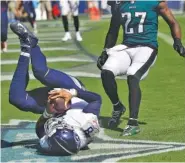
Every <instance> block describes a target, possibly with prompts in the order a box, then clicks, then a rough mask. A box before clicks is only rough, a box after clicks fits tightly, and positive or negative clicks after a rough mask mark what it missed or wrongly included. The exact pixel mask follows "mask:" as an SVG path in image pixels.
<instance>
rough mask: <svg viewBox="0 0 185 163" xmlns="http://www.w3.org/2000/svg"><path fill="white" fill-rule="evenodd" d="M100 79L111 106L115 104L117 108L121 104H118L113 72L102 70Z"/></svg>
mask: <svg viewBox="0 0 185 163" xmlns="http://www.w3.org/2000/svg"><path fill="white" fill-rule="evenodd" d="M101 78H102V84H103V87H104V90H105V92H106V94H107V95H108V97H109V98H110V100H111V102H112V104H113V105H114V104H115V108H118V107H119V106H120V105H121V103H120V102H119V97H118V93H117V83H116V80H115V76H114V74H113V72H112V71H109V70H102V72H101Z"/></svg>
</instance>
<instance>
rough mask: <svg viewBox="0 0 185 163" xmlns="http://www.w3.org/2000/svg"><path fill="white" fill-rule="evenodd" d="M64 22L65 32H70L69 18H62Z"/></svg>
mask: <svg viewBox="0 0 185 163" xmlns="http://www.w3.org/2000/svg"><path fill="white" fill-rule="evenodd" d="M62 22H63V26H64V30H65V32H68V31H69V27H68V19H67V16H62Z"/></svg>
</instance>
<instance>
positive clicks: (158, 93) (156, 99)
mask: <svg viewBox="0 0 185 163" xmlns="http://www.w3.org/2000/svg"><path fill="white" fill-rule="evenodd" d="M83 19H84V20H83V23H82V24H84V25H83V27H86V28H92V29H91V30H84V31H83V32H82V35H83V39H84V41H83V42H82V43H80V44H81V46H82V47H83V49H85V50H86V51H87V52H89V53H91V54H93V55H95V56H98V55H100V54H101V50H102V48H103V46H104V38H105V36H106V33H107V29H108V27H109V21H108V19H105V20H103V21H100V22H96V23H95V22H89V21H87V20H86V18H83ZM177 20H178V21H179V23H180V25H181V27H182V33H183V43H185V28H184V26H185V17H184V16H179V17H178V16H177ZM159 22H160V25H159V32H161V33H163V34H165V35H166V36H168V37H170V32H169V29H168V26H167V25H166V24H165V22H164V21H163V20H161V19H160V20H159ZM54 23H56V22H54ZM59 23H60V22H59V21H57V24H59ZM38 24H39V25H40V26H42V24H45V22H40V23H38ZM39 25H38V27H39ZM57 31H60V27H56V28H55V30H53V28H52V27H47V33H50V32H51V33H52V32H57ZM61 31H62V29H61ZM40 32H41V34H40V35H41V37H40V38H39V39H40V40H41V41H43V40H46V41H48V42H47V43H40V44H39V45H40V47H41V48H48V47H49V48H51V47H60V46H61V47H66V46H67V47H68V46H69V49H67V50H57V51H55V50H53V51H44V54H45V55H46V57H47V58H50V57H62V56H68V57H70V56H72V55H73V56H74V55H78V54H82V55H84V56H86V54H85V52H84V51H81V50H80V49H77V50H71V49H70V47H75V48H79V47H78V46H77V47H76V45H77V44H76V42H75V41H74V40H73V41H71V42H69V43H62V42H61V41H60V40H59V39H60V38H61V37H62V35H60V36H58V37H60V38H58V37H57V35H56V33H55V35H54V37H53V40H54V41H53V42H52V41H51V42H49V39H48V40H47V38H46V37H44V35H43V34H44V32H46V31H45V30H43V31H42V30H41V31H40ZM60 33H61V32H60ZM9 34H10V36H11V37H15V35H13V33H12V32H11V31H9ZM121 36H122V31H120V37H119V40H118V43H120V42H121ZM48 37H51V36H48ZM11 41H12V40H10V42H11ZM158 41H159V53H158V58H157V62H156V63H155V66H154V67H153V68H152V69H151V70H150V73H149V75H148V77H147V78H146V80H144V81H142V82H141V88H142V103H141V107H140V114H139V123H140V127H141V130H142V131H141V133H139V134H138V135H135V136H132V137H126V139H131V140H153V141H163V142H182V143H185V136H184V135H185V116H184V110H185V84H184V83H185V76H184V70H185V60H184V58H182V57H180V56H179V55H178V54H177V53H176V52H175V51H174V50H173V47H172V45H170V44H169V43H168V42H166V39H164V38H162V37H159V38H158ZM17 42H18V41H17ZM18 47H19V45H18V44H15V42H14V43H13V41H12V44H11V45H9V49H18ZM18 55H19V54H18V52H11V53H9V52H8V53H3V54H1V60H2V61H5V60H17V59H18ZM48 65H49V66H50V67H52V68H56V69H66V68H68V69H70V68H71V69H72V68H73V70H74V69H77V70H78V69H80V68H81V67H80V66H84V65H85V66H86V65H88V62H70V61H66V62H55V63H49V64H48ZM15 66H16V65H15V64H12V65H1V73H2V75H6V74H9V73H13V71H14V70H15ZM95 66H96V64H95V63H94V69H96V67H95ZM30 70H31V68H30ZM82 70H84V71H87V70H86V69H82ZM97 73H99V71H98V70H97ZM79 79H80V80H81V81H82V82H83V83H84V84H85V85H86V87H87V88H88V89H89V90H91V91H95V92H97V93H99V94H100V95H101V96H102V100H103V104H102V109H101V118H102V123H103V127H105V128H106V126H107V119H108V117H110V115H111V111H112V106H111V103H110V101H109V100H108V97H107V96H106V95H105V92H104V90H103V88H102V85H101V80H100V79H99V78H88V77H80V78H79ZM9 86H10V80H8V81H1V115H2V116H1V122H2V123H8V122H9V120H11V119H21V120H23V119H26V120H28V119H29V120H37V118H38V117H39V116H38V115H34V114H32V113H27V112H22V111H20V110H18V109H17V108H15V107H14V106H12V105H10V104H9V102H8V91H9ZM40 86H42V85H41V84H40V82H38V81H36V80H30V83H29V85H28V90H31V89H33V88H38V87H40ZM118 89H119V95H120V99H121V100H122V101H123V103H124V104H125V105H126V106H127V108H128V99H127V96H128V89H127V83H126V81H124V80H118ZM121 120H122V121H121V124H120V125H119V127H118V129H117V130H109V129H105V133H106V134H107V135H109V136H111V137H113V138H119V139H125V137H124V138H123V137H121V136H120V134H121V129H122V128H124V127H125V125H126V123H127V120H128V109H127V112H126V113H125V115H123V116H122V118H121ZM184 153H185V150H182V151H174V152H169V153H162V154H155V155H149V156H144V157H136V158H132V159H125V160H120V161H124V162H184V161H185V155H184Z"/></svg>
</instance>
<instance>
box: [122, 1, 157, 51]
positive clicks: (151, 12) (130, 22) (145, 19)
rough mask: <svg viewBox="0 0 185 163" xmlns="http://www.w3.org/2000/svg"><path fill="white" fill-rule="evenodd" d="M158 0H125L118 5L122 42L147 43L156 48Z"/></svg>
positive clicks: (132, 44) (131, 44)
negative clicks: (122, 33) (122, 32)
mask: <svg viewBox="0 0 185 163" xmlns="http://www.w3.org/2000/svg"><path fill="white" fill-rule="evenodd" d="M159 3H160V1H157V0H156V1H137V0H136V1H126V2H124V3H123V4H122V5H121V6H120V12H121V25H122V26H123V30H124V37H123V38H124V39H123V44H126V45H130V46H135V45H147V46H150V47H152V48H157V47H158V43H157V31H158V14H157V12H156V8H157V6H158V4H159Z"/></svg>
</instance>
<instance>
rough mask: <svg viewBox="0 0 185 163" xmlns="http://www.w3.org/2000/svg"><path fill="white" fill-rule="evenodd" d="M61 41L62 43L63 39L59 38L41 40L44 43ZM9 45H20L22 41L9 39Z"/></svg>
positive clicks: (40, 42)
mask: <svg viewBox="0 0 185 163" xmlns="http://www.w3.org/2000/svg"><path fill="white" fill-rule="evenodd" d="M53 42H54V43H61V44H62V41H61V39H58V40H50V41H49V40H48V39H47V40H46V41H42V40H39V44H44V43H53ZM8 45H20V42H19V40H15V41H10V40H9V41H8Z"/></svg>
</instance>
